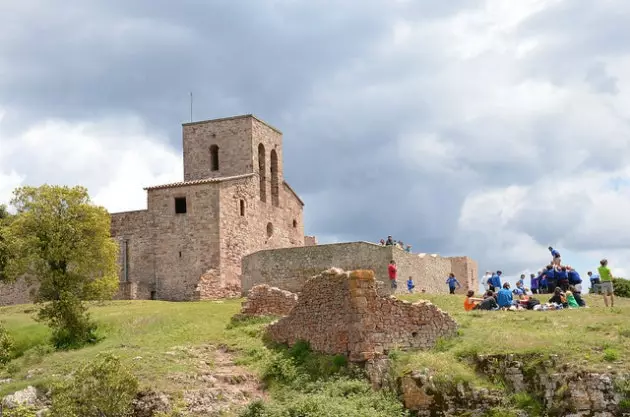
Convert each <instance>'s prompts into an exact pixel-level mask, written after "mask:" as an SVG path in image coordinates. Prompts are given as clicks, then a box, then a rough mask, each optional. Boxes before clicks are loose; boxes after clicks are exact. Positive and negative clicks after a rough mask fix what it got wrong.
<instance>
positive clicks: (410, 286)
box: [407, 277, 416, 294]
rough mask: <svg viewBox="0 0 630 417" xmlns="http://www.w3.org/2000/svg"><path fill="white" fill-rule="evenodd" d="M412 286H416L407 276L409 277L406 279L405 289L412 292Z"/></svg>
mask: <svg viewBox="0 0 630 417" xmlns="http://www.w3.org/2000/svg"><path fill="white" fill-rule="evenodd" d="M414 288H416V286H415V285H414V283H413V279H411V277H409V279H408V280H407V291H409V294H411V293H413V289H414Z"/></svg>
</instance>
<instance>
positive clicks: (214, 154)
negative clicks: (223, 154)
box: [210, 145, 219, 171]
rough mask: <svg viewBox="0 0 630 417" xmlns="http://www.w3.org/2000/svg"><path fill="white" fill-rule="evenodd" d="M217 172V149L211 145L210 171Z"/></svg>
mask: <svg viewBox="0 0 630 417" xmlns="http://www.w3.org/2000/svg"><path fill="white" fill-rule="evenodd" d="M218 170H219V147H218V146H217V145H212V146H211V147H210V171H218Z"/></svg>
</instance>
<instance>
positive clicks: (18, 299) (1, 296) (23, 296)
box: [0, 277, 38, 306]
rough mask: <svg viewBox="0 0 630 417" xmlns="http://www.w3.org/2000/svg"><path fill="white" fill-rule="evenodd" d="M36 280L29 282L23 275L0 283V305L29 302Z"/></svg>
mask: <svg viewBox="0 0 630 417" xmlns="http://www.w3.org/2000/svg"><path fill="white" fill-rule="evenodd" d="M37 288H38V285H37V283H36V282H29V281H28V280H27V279H26V278H25V277H21V278H18V279H17V280H15V281H14V282H12V283H4V282H2V283H0V306H9V305H14V304H29V303H31V302H33V300H32V294H33V293H34V292H35V291H36V290H37Z"/></svg>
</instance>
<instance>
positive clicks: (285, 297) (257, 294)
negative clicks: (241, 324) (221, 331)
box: [241, 284, 298, 316]
mask: <svg viewBox="0 0 630 417" xmlns="http://www.w3.org/2000/svg"><path fill="white" fill-rule="evenodd" d="M297 301H298V296H297V295H296V294H294V293H292V292H289V291H285V290H281V289H280V288H275V287H270V286H268V285H264V284H263V285H257V286H255V287H254V288H252V289H251V291H250V292H249V294H248V296H247V300H245V301H244V302H243V304H242V306H243V307H242V308H241V314H242V315H245V316H270V315H271V316H287V315H289V313H290V312H291V310H293V307H295V305H296V304H297Z"/></svg>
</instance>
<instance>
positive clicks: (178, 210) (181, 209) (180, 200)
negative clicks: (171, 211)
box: [175, 197, 186, 214]
mask: <svg viewBox="0 0 630 417" xmlns="http://www.w3.org/2000/svg"><path fill="white" fill-rule="evenodd" d="M185 213H186V197H175V214H185Z"/></svg>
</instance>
